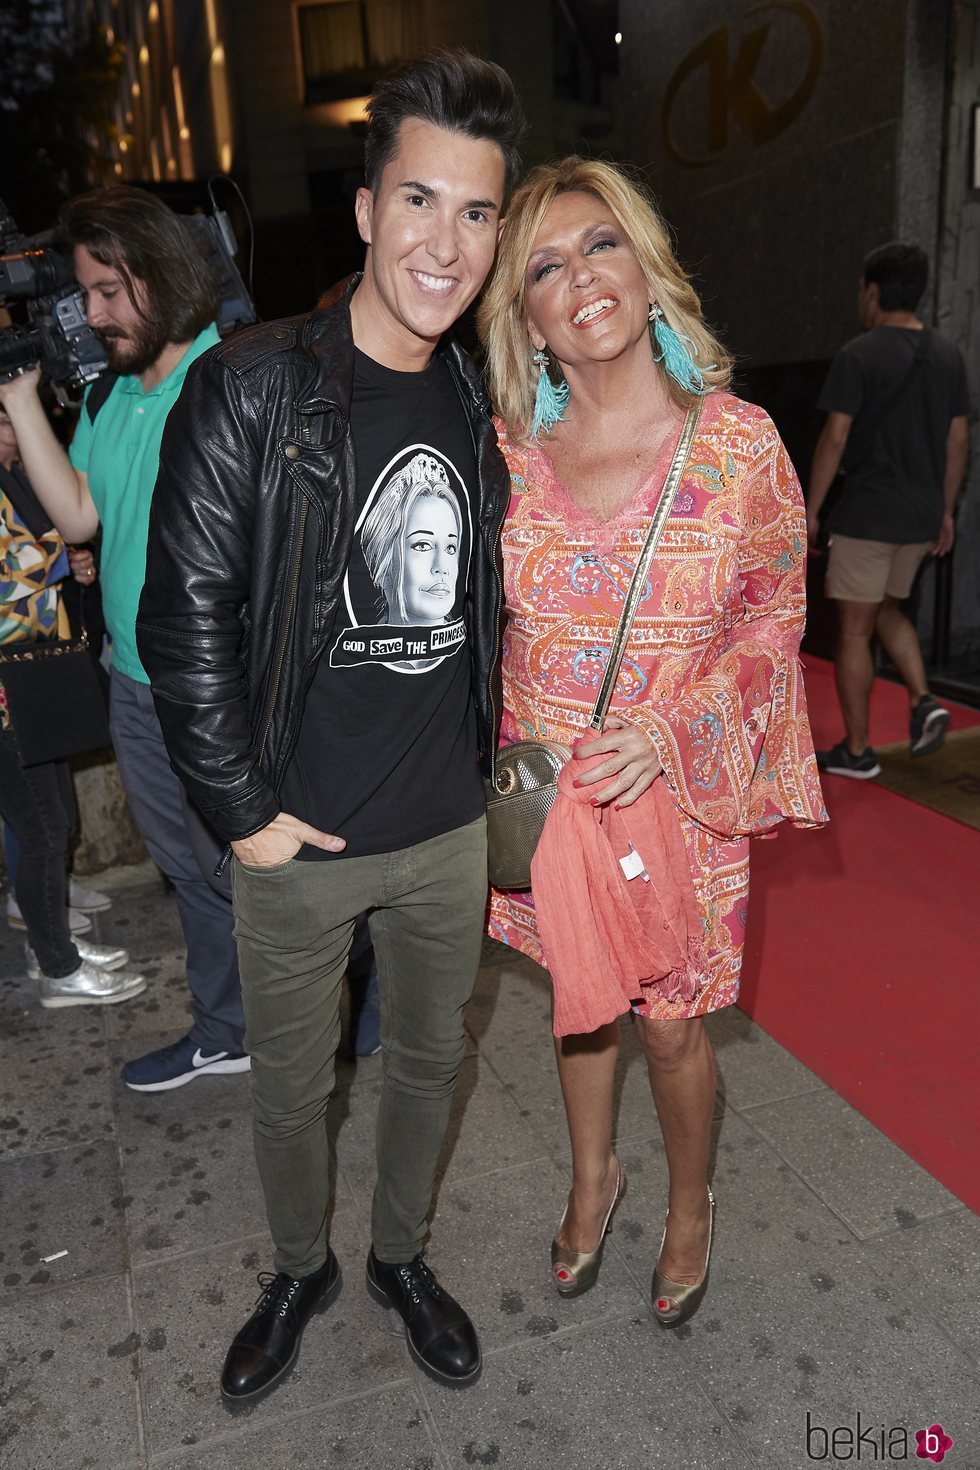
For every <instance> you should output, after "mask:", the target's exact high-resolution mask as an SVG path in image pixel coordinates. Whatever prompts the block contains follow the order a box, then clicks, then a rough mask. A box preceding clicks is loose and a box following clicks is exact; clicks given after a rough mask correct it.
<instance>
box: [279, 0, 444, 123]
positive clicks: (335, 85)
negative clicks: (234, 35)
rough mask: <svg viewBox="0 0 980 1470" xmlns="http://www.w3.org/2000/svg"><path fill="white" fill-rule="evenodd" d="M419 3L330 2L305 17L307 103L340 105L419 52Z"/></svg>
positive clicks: (304, 11)
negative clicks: (339, 103)
mask: <svg viewBox="0 0 980 1470" xmlns="http://www.w3.org/2000/svg"><path fill="white" fill-rule="evenodd" d="M420 31H421V27H420V24H419V5H418V0H327V3H326V4H321V5H304V6H301V8H300V11H299V34H300V46H301V49H302V55H303V84H304V100H305V101H306V102H307V103H316V102H340V101H343V100H344V99H345V98H348V97H361V96H363V95H364V94H365V93H366V92H369V91H370V90H371V87H372V86H373V85H374V83H375V82H376V81H377V79H378V77H379V76H380V75H381V73H382V72H384V71H386V70H387V69H388V68H389V67H391V66H394V65H395V63H396V62H399V61H401V60H403V59H404V58H405V57H406V56H410V55H412V54H413V53H414V52H415V51H417V50H418V49H419V46H420V41H421V36H420Z"/></svg>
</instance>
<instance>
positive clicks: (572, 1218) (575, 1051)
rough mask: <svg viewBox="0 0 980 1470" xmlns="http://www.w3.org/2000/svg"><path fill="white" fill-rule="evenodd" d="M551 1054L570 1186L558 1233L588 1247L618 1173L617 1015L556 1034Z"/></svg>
mask: <svg viewBox="0 0 980 1470" xmlns="http://www.w3.org/2000/svg"><path fill="white" fill-rule="evenodd" d="M555 1055H556V1056H557V1058H558V1076H559V1079H560V1081H561V1090H562V1095H563V1097H564V1099H565V1115H566V1117H567V1119H568V1136H569V1138H570V1139H571V1144H572V1188H571V1192H570V1193H569V1196H568V1211H567V1213H566V1215H565V1221H564V1224H563V1225H562V1228H561V1231H560V1232H559V1236H558V1239H559V1241H560V1242H561V1244H562V1245H564V1246H567V1247H568V1249H569V1250H573V1251H592V1250H595V1248H596V1246H597V1245H598V1243H599V1228H600V1226H601V1224H602V1218H603V1216H604V1215H605V1213H606V1211H607V1210H608V1208H609V1204H610V1201H611V1199H612V1197H613V1195H614V1193H615V1191H616V1183H617V1178H618V1175H617V1165H616V1160H615V1157H614V1155H613V1151H612V1115H613V1078H614V1076H615V1073H616V1059H617V1057H618V1056H619V1022H618V1020H617V1021H610V1023H609V1024H608V1025H607V1026H600V1027H599V1029H598V1031H590V1032H589V1033H588V1035H586V1036H562V1037H557V1038H556V1039H555Z"/></svg>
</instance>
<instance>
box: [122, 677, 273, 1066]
mask: <svg viewBox="0 0 980 1470" xmlns="http://www.w3.org/2000/svg"><path fill="white" fill-rule="evenodd" d="M109 728H110V731H111V733H112V743H113V746H114V747H115V751H116V760H117V761H118V763H119V774H120V776H121V777H122V783H123V786H124V787H125V789H126V796H127V797H128V799H129V805H130V807H131V808H132V812H133V816H134V818H135V819H136V825H137V827H138V828H139V830H140V836H141V837H142V838H143V841H144V842H145V843H146V846H147V851H148V852H149V854H150V857H151V858H152V859H153V861H154V862H155V863H156V865H157V867H158V868H161V869H162V870H163V872H164V873H165V874H166V875H167V877H168V878H169V879H170V881H171V883H172V884H173V885H174V891H175V893H176V895H177V911H178V913H179V914H180V925H181V928H182V929H183V931H184V941H185V943H186V945H187V984H188V987H189V989H190V992H191V1001H190V1013H191V1016H192V1017H193V1024H192V1026H191V1036H192V1038H193V1040H194V1041H195V1042H196V1044H197V1045H198V1046H199V1047H200V1048H201V1050H202V1051H203V1052H206V1053H207V1054H209V1055H213V1054H214V1052H218V1051H231V1052H240V1051H241V1050H242V1034H243V1032H244V1029H245V1016H244V1013H243V1011H242V993H241V983H240V981H239V978H238V955H237V953H236V949H235V936H234V915H233V913H232V908H231V883H230V879H229V878H228V876H227V872H226V873H225V875H224V876H223V878H215V877H214V876H213V874H212V869H213V868H214V866H215V864H216V863H217V861H218V859H219V857H220V855H221V852H222V846H221V843H220V842H219V841H218V839H217V837H215V836H214V834H213V833H212V832H211V830H210V828H209V827H208V826H207V825H206V823H205V822H204V820H203V818H202V817H201V816H200V814H199V813H198V812H197V810H196V809H195V808H194V806H193V805H192V804H191V802H190V801H189V800H188V798H187V793H186V792H185V791H184V788H183V786H182V785H181V783H180V781H179V780H178V779H177V777H176V776H175V775H174V773H173V771H172V770H171V768H170V757H169V756H168V755H167V747H166V746H165V745H164V743H163V734H162V732H161V729H160V722H159V720H158V719H157V716H156V710H155V709H154V708H153V696H152V694H151V692H150V687H149V685H148V684H140V683H138V682H137V681H136V680H135V679H130V678H128V677H127V676H126V675H125V674H121V673H120V672H119V670H118V669H113V671H112V679H111V685H110V698H109Z"/></svg>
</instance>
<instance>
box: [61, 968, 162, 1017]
mask: <svg viewBox="0 0 980 1470" xmlns="http://www.w3.org/2000/svg"><path fill="white" fill-rule="evenodd" d="M145 989H146V981H145V980H144V979H143V976H142V975H133V974H130V972H129V971H128V970H115V971H113V972H112V973H110V972H109V971H107V970H100V969H98V968H97V966H95V965H89V964H86V963H84V962H83V963H82V964H80V965H79V967H78V969H77V970H72V972H71V974H70V975H63V976H62V977H61V978H60V979H58V980H56V979H54V978H53V977H52V976H50V975H42V976H41V1004H42V1006H44V1007H45V1009H46V1010H54V1009H56V1008H57V1007H59V1006H87V1005H103V1006H107V1005H115V1004H116V1002H117V1001H120V1000H132V998H133V996H134V995H140V994H142V992H143V991H144V990H145Z"/></svg>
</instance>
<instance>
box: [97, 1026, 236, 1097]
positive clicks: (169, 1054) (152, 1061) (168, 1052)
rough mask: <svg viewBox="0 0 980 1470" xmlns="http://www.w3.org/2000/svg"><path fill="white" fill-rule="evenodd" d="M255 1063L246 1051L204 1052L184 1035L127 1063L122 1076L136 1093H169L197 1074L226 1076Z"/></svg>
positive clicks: (192, 1079) (200, 1075) (201, 1075)
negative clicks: (252, 1062)
mask: <svg viewBox="0 0 980 1470" xmlns="http://www.w3.org/2000/svg"><path fill="white" fill-rule="evenodd" d="M251 1065H252V1064H251V1062H250V1060H249V1058H248V1057H247V1056H246V1055H245V1053H244V1052H240V1051H216V1052H202V1050H201V1048H200V1047H199V1046H198V1044H197V1042H196V1041H194V1039H193V1037H191V1036H182V1037H181V1038H180V1040H179V1041H173V1042H171V1043H170V1045H169V1046H161V1047H160V1050H159V1051H150V1052H147V1054H146V1056H145V1057H136V1058H135V1060H134V1061H132V1062H127V1063H126V1065H125V1067H123V1070H122V1078H123V1081H124V1082H125V1084H126V1086H127V1087H131V1088H132V1089H133V1091H134V1092H169V1091H170V1089H171V1088H172V1087H183V1086H184V1083H185V1082H193V1081H194V1078H195V1077H218V1076H221V1077H226V1076H228V1074H229V1073H231V1072H247V1071H248V1070H249V1068H250V1067H251Z"/></svg>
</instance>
